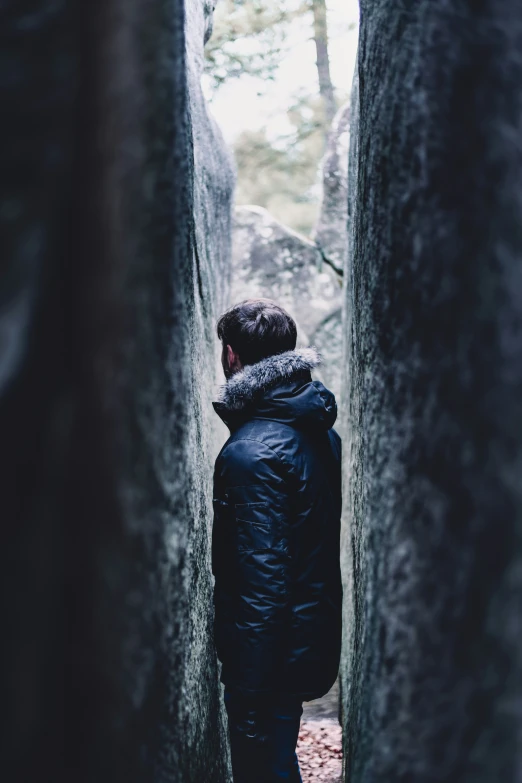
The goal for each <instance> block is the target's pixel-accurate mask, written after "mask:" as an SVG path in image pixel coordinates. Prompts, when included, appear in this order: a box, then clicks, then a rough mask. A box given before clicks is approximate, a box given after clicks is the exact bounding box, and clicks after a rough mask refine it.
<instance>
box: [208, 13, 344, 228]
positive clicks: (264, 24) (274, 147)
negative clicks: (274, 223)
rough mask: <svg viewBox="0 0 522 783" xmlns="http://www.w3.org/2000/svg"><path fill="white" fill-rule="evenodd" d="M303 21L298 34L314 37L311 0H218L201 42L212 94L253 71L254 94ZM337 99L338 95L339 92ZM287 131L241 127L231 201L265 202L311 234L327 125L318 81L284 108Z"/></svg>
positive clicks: (271, 76)
mask: <svg viewBox="0 0 522 783" xmlns="http://www.w3.org/2000/svg"><path fill="white" fill-rule="evenodd" d="M298 19H299V20H302V22H304V25H303V29H304V36H305V38H304V40H306V36H307V37H308V40H309V39H311V38H313V36H314V19H313V13H312V0H220V2H219V3H218V5H217V9H216V14H215V20H214V31H213V34H212V37H211V39H210V41H209V43H208V44H207V47H206V60H207V63H206V72H207V75H208V76H209V77H210V82H211V84H210V87H211V91H212V92H213V93H214V94H216V93H217V91H219V89H220V87H221V86H222V85H223V84H224V83H225V82H226V83H229V82H230V81H231V80H234V79H239V78H241V77H243V76H248V77H254V78H253V81H252V84H253V85H255V88H256V89H257V91H258V94H262V93H263V92H266V91H267V90H268V89H269V87H270V84H271V83H273V81H274V80H275V79H276V78H277V75H278V69H279V66H280V64H281V63H282V62H283V60H284V59H285V58H286V57H290V56H291V51H289V47H288V44H287V40H286V39H287V33H288V31H289V25H291V24H292V22H295V21H297V20H298ZM343 97H344V96H343ZM286 115H287V120H288V127H289V131H288V132H286V133H285V134H284V135H279V136H275V135H274V133H273V130H272V131H271V132H269V131H268V130H267V128H260V129H258V130H256V131H245V132H243V133H241V134H240V135H239V136H238V137H237V138H236V140H235V143H234V153H235V157H236V162H237V168H238V183H237V190H236V202H237V203H238V204H256V205H258V206H261V207H265V208H266V209H268V210H269V212H271V214H272V215H273V216H274V217H276V218H277V219H278V220H280V221H281V222H283V223H285V224H286V225H288V226H290V227H291V228H293V229H294V230H296V231H299V232H301V233H304V234H310V233H311V232H312V230H313V226H314V224H315V222H316V219H317V215H318V210H319V199H320V187H319V169H320V161H321V158H322V155H323V152H324V144H325V137H326V133H327V130H328V121H327V119H326V113H325V105H324V101H323V100H322V99H321V96H320V92H319V82H318V81H317V83H314V84H311V85H310V88H309V89H307V90H306V91H302V92H301V93H300V94H298V95H294V96H293V100H292V105H290V106H288V107H287V109H286Z"/></svg>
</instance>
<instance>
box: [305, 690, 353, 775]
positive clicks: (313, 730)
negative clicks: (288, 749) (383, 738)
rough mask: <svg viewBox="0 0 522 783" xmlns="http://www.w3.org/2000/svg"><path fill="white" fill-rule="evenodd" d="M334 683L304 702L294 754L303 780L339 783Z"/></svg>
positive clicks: (337, 698) (339, 763) (338, 734)
mask: <svg viewBox="0 0 522 783" xmlns="http://www.w3.org/2000/svg"><path fill="white" fill-rule="evenodd" d="M338 703H339V691H338V688H337V684H336V685H334V687H333V688H332V690H331V691H330V693H328V694H327V695H326V696H324V697H323V698H322V699H317V701H311V702H305V704H304V711H303V718H302V720H301V729H300V731H299V741H298V743H297V755H298V757H299V765H300V767H301V775H302V777H303V783H315V781H318V782H319V781H321V782H322V783H341V772H342V751H341V727H340V725H339V721H338V718H337V716H338Z"/></svg>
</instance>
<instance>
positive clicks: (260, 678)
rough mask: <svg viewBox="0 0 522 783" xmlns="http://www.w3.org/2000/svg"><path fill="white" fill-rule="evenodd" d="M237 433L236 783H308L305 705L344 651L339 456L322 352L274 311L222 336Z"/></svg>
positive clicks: (220, 646)
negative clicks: (303, 763)
mask: <svg viewBox="0 0 522 783" xmlns="http://www.w3.org/2000/svg"><path fill="white" fill-rule="evenodd" d="M217 331H218V336H219V338H220V340H221V342H222V346H223V353H222V364H223V370H224V372H225V376H226V378H227V383H226V384H225V385H224V386H223V387H222V391H221V396H220V400H219V402H216V403H214V408H215V410H216V412H217V413H218V414H219V416H220V417H221V418H222V419H223V421H224V422H225V423H226V424H227V426H228V427H229V429H230V432H231V434H230V437H229V439H228V440H227V442H226V443H225V445H224V447H223V449H222V450H221V452H220V454H219V456H218V458H217V460H216V468H215V474H214V527H213V534H212V570H213V573H214V576H215V588H214V605H215V623H214V636H215V643H216V649H217V654H218V657H219V659H220V660H221V662H222V664H223V666H222V674H221V680H222V682H223V683H224V684H225V704H226V708H227V712H228V720H229V731H230V744H231V753H232V767H233V773H234V782H235V783H271V781H279V780H287V781H291V782H292V783H298V782H299V781H301V775H300V772H299V764H298V761H297V756H296V754H295V748H296V744H297V737H298V732H299V723H300V718H301V714H302V711H303V710H302V702H303V701H308V700H310V699H316V698H319V697H320V696H322V695H323V694H325V693H326V692H327V691H328V690H329V689H330V688H331V686H332V685H333V683H334V681H335V679H336V677H337V672H338V668H339V657H340V647H341V601H342V587H341V576H340V565H339V537H340V516H341V468H340V459H341V442H340V438H339V436H338V435H337V433H336V432H335V431H334V430H333V429H332V426H333V424H334V422H335V419H336V416H337V406H336V403H335V398H334V396H333V394H332V393H331V392H329V391H328V390H327V389H326V388H325V387H324V386H323V385H322V384H321V383H319V382H318V381H313V380H312V376H311V370H313V369H314V367H316V366H317V364H318V363H319V358H318V356H317V353H316V351H315V350H314V349H313V348H305V349H302V350H295V346H296V337H297V330H296V325H295V322H294V321H293V319H292V318H291V317H290V316H289V315H288V313H287V312H285V310H283V309H282V308H280V307H278V306H277V305H276V304H275V303H273V302H271V301H269V300H267V299H251V300H247V301H245V302H241V303H240V304H238V305H235V306H234V307H232V308H231V309H230V310H228V311H227V312H226V313H225V314H224V315H222V316H221V318H220V319H219V322H218V325H217Z"/></svg>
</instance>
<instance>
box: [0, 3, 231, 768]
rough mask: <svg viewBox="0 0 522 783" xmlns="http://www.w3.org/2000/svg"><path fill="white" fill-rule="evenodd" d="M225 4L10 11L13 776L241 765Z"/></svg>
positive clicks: (6, 737) (0, 297)
mask: <svg viewBox="0 0 522 783" xmlns="http://www.w3.org/2000/svg"><path fill="white" fill-rule="evenodd" d="M212 6H213V3H211V2H208V1H206V0H186V2H185V3H183V2H182V0H159V2H156V3H152V4H151V3H148V2H144V0H92V2H90V3H80V4H74V3H65V2H63V3H62V2H51V0H47V1H45V0H41V1H40V2H37V3H34V2H31V3H29V2H24V0H21V1H20V2H18V3H9V4H8V7H7V8H6V9H4V10H3V11H2V12H1V13H0V15H1V17H2V19H1V21H2V22H3V24H2V25H0V29H1V31H2V32H1V34H0V35H1V39H2V40H1V43H2V53H3V54H2V56H3V65H4V67H3V68H2V72H1V74H0V92H1V95H2V99H3V101H2V103H3V108H4V112H3V121H2V125H1V130H0V134H1V145H0V161H1V163H0V166H1V170H2V185H1V188H2V195H1V203H0V220H1V222H2V233H3V236H4V274H3V287H2V290H1V293H0V345H1V348H2V350H1V353H0V429H1V432H2V438H1V440H0V481H1V488H2V492H1V495H2V519H3V522H4V524H3V527H2V529H3V535H4V540H3V546H2V567H1V569H0V573H1V590H2V595H3V596H4V601H5V604H4V607H3V610H2V617H3V626H2V668H1V671H2V683H3V685H4V688H3V691H2V693H3V698H2V709H3V712H4V718H5V720H4V727H3V731H2V740H1V742H2V774H3V777H4V779H5V780H9V781H13V783H14V782H15V781H28V780H42V781H61V780H67V781H72V780H74V781H75V782H76V783H81V782H82V781H89V782H91V781H92V783H104V781H107V782H109V781H110V783H114V781H125V782H126V783H133V782H136V783H137V782H138V781H139V783H142V782H143V783H145V782H146V783H154V782H157V783H159V782H160V781H161V783H164V782H165V783H166V782H167V781H172V783H174V781H176V782H177V781H184V782H185V781H194V782H195V781H197V782H198V783H199V782H200V781H215V783H219V782H220V781H225V780H227V779H228V769H227V752H226V742H225V730H224V726H225V723H224V721H223V716H222V712H221V710H220V707H219V690H218V670H217V662H216V658H215V654H214V650H213V645H212V638H211V632H210V631H211V607H212V601H211V588H212V584H211V574H210V565H209V546H208V544H209V525H210V515H211V503H210V501H211V495H210V476H211V465H212V456H213V453H214V451H215V441H216V439H218V437H219V436H218V435H217V434H216V433H215V432H213V431H212V429H211V427H212V424H211V420H210V418H209V417H210V414H209V411H210V407H211V406H210V398H211V393H212V386H213V382H214V380H215V375H214V372H213V368H214V345H213V331H214V327H213V323H214V319H215V317H216V315H217V313H218V311H220V310H221V309H222V308H223V306H224V304H225V301H224V299H225V295H226V289H227V285H228V280H229V268H228V259H229V233H230V203H231V191H232V184H233V183H232V173H231V165H230V161H229V159H228V156H227V153H226V151H225V149H224V146H223V143H222V140H221V136H220V134H219V132H218V131H217V130H216V128H215V127H214V125H213V124H212V122H211V121H210V120H209V118H208V117H207V114H206V110H205V106H204V102H203V98H202V95H201V92H200V86H199V77H200V70H201V60H202V49H203V40H204V37H205V35H206V34H207V35H208V31H209V29H210V26H211V25H210V14H211V11H212ZM184 20H186V21H185V23H184ZM210 240H211V241H210ZM201 367H205V372H204V373H203V374H202V373H201Z"/></svg>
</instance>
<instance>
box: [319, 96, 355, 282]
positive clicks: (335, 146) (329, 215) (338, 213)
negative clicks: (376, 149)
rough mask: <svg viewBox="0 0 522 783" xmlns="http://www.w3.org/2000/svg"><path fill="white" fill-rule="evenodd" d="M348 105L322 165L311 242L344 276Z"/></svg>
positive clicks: (337, 118)
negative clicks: (318, 197)
mask: <svg viewBox="0 0 522 783" xmlns="http://www.w3.org/2000/svg"><path fill="white" fill-rule="evenodd" d="M349 143H350V104H345V105H344V106H341V108H340V109H339V111H338V112H337V114H336V115H335V117H334V121H333V123H332V128H331V130H330V133H329V136H328V143H327V147H326V152H325V155H324V158H323V161H322V165H321V171H322V177H321V180H322V197H321V209H320V213H319V219H318V221H317V225H316V226H315V230H314V235H313V239H314V240H315V243H316V244H317V246H318V248H319V249H320V251H321V253H322V255H323V258H324V260H325V261H326V262H327V263H328V264H330V266H331V267H332V268H333V269H334V270H335V271H336V272H337V274H339V275H341V276H342V274H343V270H344V268H345V266H346V258H347V254H348V234H347V231H346V223H347V218H348V210H347V199H348V195H347V194H348V147H349Z"/></svg>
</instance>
